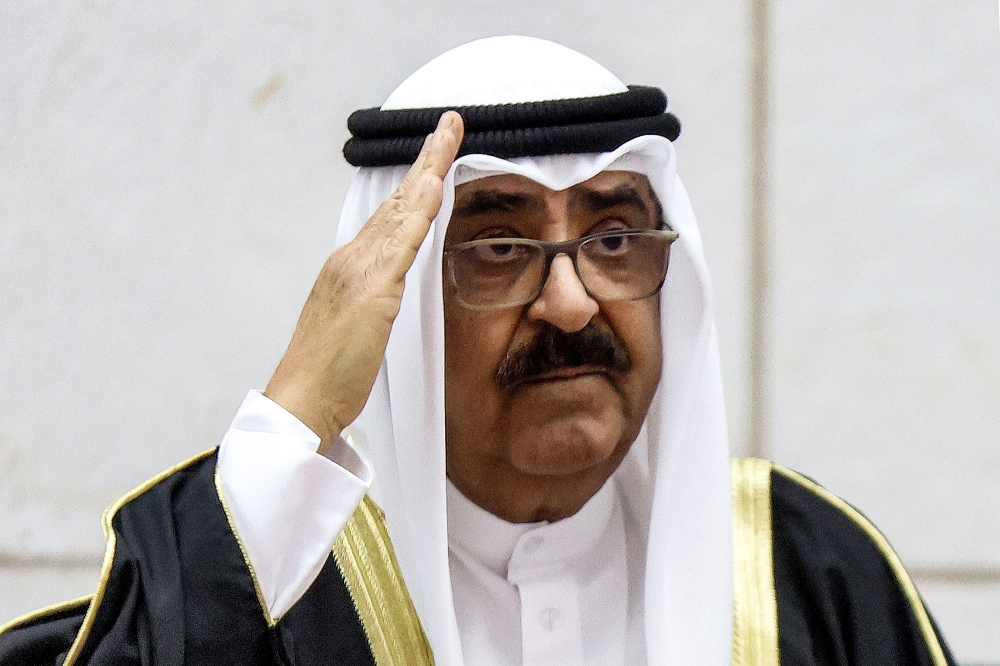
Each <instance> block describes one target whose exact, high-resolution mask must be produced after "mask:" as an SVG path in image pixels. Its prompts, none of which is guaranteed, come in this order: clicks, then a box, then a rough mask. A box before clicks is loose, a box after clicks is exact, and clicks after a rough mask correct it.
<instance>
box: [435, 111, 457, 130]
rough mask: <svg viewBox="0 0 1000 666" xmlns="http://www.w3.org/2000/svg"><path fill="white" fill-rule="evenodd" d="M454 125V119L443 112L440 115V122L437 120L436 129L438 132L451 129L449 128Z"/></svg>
mask: <svg viewBox="0 0 1000 666" xmlns="http://www.w3.org/2000/svg"><path fill="white" fill-rule="evenodd" d="M454 124H455V118H454V117H453V116H452V115H451V114H450V113H447V112H445V113H444V114H442V115H441V118H440V120H438V126H437V128H438V129H439V130H443V129H451V126H452V125H454Z"/></svg>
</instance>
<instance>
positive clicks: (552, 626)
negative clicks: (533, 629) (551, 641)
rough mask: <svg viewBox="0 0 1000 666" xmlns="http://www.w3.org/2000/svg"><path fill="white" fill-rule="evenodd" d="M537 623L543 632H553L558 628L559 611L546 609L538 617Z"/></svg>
mask: <svg viewBox="0 0 1000 666" xmlns="http://www.w3.org/2000/svg"><path fill="white" fill-rule="evenodd" d="M538 621H539V622H540V623H541V625H542V629H544V630H545V631H555V630H556V627H558V626H559V610H558V609H556V608H551V607H550V608H546V609H545V610H543V611H542V612H541V614H540V615H539V616H538Z"/></svg>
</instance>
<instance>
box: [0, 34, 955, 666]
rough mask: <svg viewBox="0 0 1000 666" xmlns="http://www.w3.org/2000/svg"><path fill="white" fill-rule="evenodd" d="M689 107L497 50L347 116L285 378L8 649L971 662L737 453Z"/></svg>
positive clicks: (472, 53) (159, 660)
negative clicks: (341, 176) (326, 252)
mask: <svg viewBox="0 0 1000 666" xmlns="http://www.w3.org/2000/svg"><path fill="white" fill-rule="evenodd" d="M665 106H666V100H665V98H664V97H663V95H662V93H660V92H659V91H658V90H656V89H651V88H642V87H627V86H625V85H624V84H623V83H622V82H621V81H620V80H618V79H617V78H616V77H615V76H613V75H612V74H611V73H610V72H608V71H607V70H606V69H604V68H603V67H601V66H600V65H598V64H597V63H595V62H593V61H592V60H590V59H588V58H586V57H584V56H582V55H580V54H578V53H575V52H573V51H570V50H568V49H565V48H563V47H560V46H558V45H555V44H552V43H550V42H545V41H542V40H536V39H530V38H523V37H505V38H492V39H487V40H480V41H478V42H473V43H471V44H467V45H465V46H462V47H459V48H457V49H454V50H452V51H450V52H448V53H446V54H444V55H442V56H440V57H439V58H437V59H435V60H433V61H432V62H430V63H429V64H428V65H426V66H425V67H423V68H421V69H420V70H418V71H417V72H416V73H414V74H413V75H412V76H411V77H410V78H408V79H407V80H406V81H405V82H404V83H403V84H401V85H400V87H399V88H397V89H396V91H395V92H393V93H392V95H390V97H389V99H388V100H386V102H385V104H383V105H382V107H381V108H380V109H371V110H367V111H362V112H359V113H357V114H355V115H354V116H352V118H351V120H350V121H349V127H350V128H351V130H352V132H353V134H354V138H353V139H352V140H351V141H350V142H348V145H347V146H346V147H345V155H346V156H347V158H348V159H349V160H350V161H351V162H352V163H353V164H356V165H358V166H361V167H362V169H361V170H360V171H359V173H358V176H357V178H356V180H355V182H354V184H353V185H352V187H351V190H350V192H349V194H348V197H347V202H346V204H345V206H344V211H343V214H342V216H341V220H340V226H339V229H338V235H339V237H338V245H339V249H338V250H337V251H336V252H334V254H333V255H332V256H331V257H330V259H329V260H328V261H327V263H326V265H325V266H324V267H323V270H322V271H321V273H320V275H319V278H318V279H317V281H316V285H315V287H314V288H313V291H312V293H311V294H310V296H309V299H308V301H307V302H306V305H305V307H304V308H303V311H302V315H301V317H300V319H299V323H298V326H297V328H296V331H295V334H294V335H293V337H292V340H291V343H290V344H289V347H288V350H287V352H286V353H285V355H284V357H283V358H282V360H281V363H280V364H279V366H278V368H277V370H276V371H275V373H274V376H273V377H272V379H271V381H270V382H269V383H268V386H267V388H266V390H265V391H264V393H263V394H260V393H256V392H251V393H250V395H248V397H247V399H246V400H245V401H244V403H243V405H242V406H241V408H240V411H239V413H238V414H237V416H236V418H235V419H234V421H233V425H232V427H231V428H230V430H229V432H228V433H227V434H226V436H225V438H224V440H223V442H222V445H221V446H220V447H219V449H218V450H217V451H216V450H211V451H207V452H205V453H203V454H201V455H200V456H196V457H195V458H193V459H192V460H189V461H187V462H185V463H182V464H181V465H179V466H178V467H176V468H174V469H171V470H168V471H167V472H165V473H164V474H162V475H160V476H158V477H157V478H155V479H152V480H151V481H149V482H147V483H146V484H144V485H143V486H141V487H140V488H137V489H136V490H135V491H133V492H132V493H130V494H129V495H127V496H126V497H124V498H122V499H121V500H119V502H117V503H116V504H115V505H114V506H112V508H111V509H110V510H109V512H108V514H107V516H106V519H105V528H106V531H107V534H108V552H107V557H106V560H105V566H104V569H103V572H102V577H101V581H100V583H99V586H98V590H97V592H96V594H95V595H94V596H93V597H87V598H84V599H80V600H76V601H73V602H68V603H67V604H61V605H59V606H56V607H52V608H49V609H43V610H42V611H39V612H37V613H35V614H32V615H29V616H26V617H25V618H21V619H19V620H16V621H15V622H14V623H11V624H9V625H7V626H6V627H5V628H4V629H3V632H2V635H0V663H2V664H15V663H39V664H50V663H51V664H56V663H65V664H80V665H82V664H120V663H136V664H138V663H143V664H181V663H188V664H235V663H240V664H244V663H253V664H303V665H304V664H321V663H322V664H330V663H336V664H373V663H374V664H378V665H380V666H381V665H385V664H430V663H437V664H440V665H448V666H451V665H460V664H466V665H468V666H476V665H480V664H483V665H485V664H498V665H505V664H524V665H525V666H533V665H539V664H592V665H597V664H643V663H646V664H651V665H654V664H655V665H664V666H666V665H671V666H674V665H677V666H680V665H685V666H686V665H694V664H699V665H705V664H709V665H718V666H722V665H724V664H730V663H733V664H754V665H758V664H759V665H777V664H779V663H780V664H786V665H787V664H796V665H797V664H803V665H806V664H809V665H812V664H816V665H819V664H843V665H847V664H857V665H871V666H875V665H878V666H885V665H886V664H899V665H902V664H921V665H927V666H931V665H933V666H942V665H944V664H947V663H950V657H949V656H948V655H947V651H946V648H945V647H944V644H943V641H941V640H940V638H939V637H938V635H937V632H936V630H935V629H934V627H933V624H932V622H931V620H930V617H929V615H928V614H927V612H926V610H925V609H924V607H923V605H922V603H921V601H920V599H919V596H918V595H917V593H916V590H915V589H914V587H913V584H912V582H911V581H910V580H909V578H908V577H907V575H906V573H905V571H904V570H903V569H902V566H901V565H900V564H899V561H898V558H896V556H895V555H894V554H893V553H892V551H891V549H890V548H889V546H888V544H887V543H886V542H885V539H884V538H883V537H882V536H881V535H880V534H878V532H877V531H876V530H875V529H874V528H873V527H872V526H871V525H870V524H869V523H868V522H867V521H866V520H865V519H864V518H863V517H862V516H861V515H860V514H859V513H858V512H857V511H855V510H854V509H852V508H851V507H849V506H848V505H846V504H844V503H843V502H841V501H840V500H838V499H837V498H835V497H833V496H832V495H830V494H829V493H827V492H826V491H824V490H823V489H822V488H820V487H819V486H816V485H815V484H814V483H812V482H811V481H809V480H807V479H805V478H803V477H801V476H799V475H796V474H795V473H794V472H791V471H789V470H783V469H780V468H773V467H772V466H771V465H770V464H769V463H765V462H763V461H734V462H733V463H730V462H729V460H728V453H727V452H728V442H727V436H726V429H725V414H724V410H723V400H722V387H721V379H720V372H719V362H718V352H717V343H716V335H715V327H714V321H713V318H712V313H711V297H710V289H709V282H708V274H707V269H706V266H705V260H704V256H703V252H702V249H701V240H700V237H699V233H698V229H697V225H696V223H695V219H694V215H693V212H692V210H691V207H690V204H689V202H688V199H687V196H686V194H685V192H684V188H683V186H682V185H681V183H680V181H679V180H678V178H677V176H676V170H675V159H674V152H673V147H672V145H671V141H672V140H673V139H675V138H676V136H677V134H678V132H679V124H678V123H677V121H676V119H675V118H674V117H673V116H672V115H671V114H669V113H666V112H665ZM449 109H455V110H457V111H458V112H457V113H456V112H455V111H449ZM432 130H433V131H432ZM428 132H431V133H430V134H428ZM668 266H669V271H668ZM404 287H405V288H404Z"/></svg>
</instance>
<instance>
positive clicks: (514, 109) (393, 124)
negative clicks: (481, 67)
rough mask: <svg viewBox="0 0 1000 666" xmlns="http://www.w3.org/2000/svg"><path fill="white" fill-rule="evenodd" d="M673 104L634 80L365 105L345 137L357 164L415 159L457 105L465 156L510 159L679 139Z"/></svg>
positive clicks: (350, 122)
mask: <svg viewBox="0 0 1000 666" xmlns="http://www.w3.org/2000/svg"><path fill="white" fill-rule="evenodd" d="M666 109H667V97H666V95H664V94H663V91H662V90H660V89H659V88H652V87H649V86H629V88H628V91H627V92H623V93H615V94H613V95H602V96H599V97H580V98H576V99H561V100H551V101H546V102H526V103H523V104H492V105H489V106H463V107H457V108H450V109H449V108H448V107H444V108H434V109H400V110H390V111H382V110H381V109H379V108H373V109H362V110H360V111H355V112H354V113H352V114H351V116H350V118H348V119H347V128H348V129H349V130H350V131H351V134H352V135H353V136H352V137H351V139H349V140H348V141H347V143H346V144H344V157H345V158H347V161H348V162H350V163H351V164H353V165H354V166H366V167H374V166H392V165H397V164H411V163H412V162H413V161H414V160H416V159H417V155H418V154H419V153H420V148H421V146H423V143H424V138H425V137H426V136H427V135H428V134H430V133H431V132H433V131H434V128H435V127H436V126H437V122H438V119H439V118H440V117H441V116H442V114H444V112H445V111H448V110H454V111H458V112H459V113H460V114H461V116H462V119H463V120H464V121H465V139H464V140H463V141H462V147H461V148H460V149H459V155H468V154H471V153H480V154H486V155H494V156H496V157H502V158H510V157H525V156H528V155H556V154H560V153H599V152H608V151H611V150H614V149H616V148H618V147H619V146H620V145H622V144H623V143H625V142H626V141H629V140H630V139H634V138H636V137H638V136H643V135H646V134H655V135H659V136H664V137H666V138H667V139H669V140H670V141H673V140H674V139H676V138H677V137H678V136H679V135H680V132H681V124H680V121H679V120H677V117H676V116H674V115H673V114H672V113H666Z"/></svg>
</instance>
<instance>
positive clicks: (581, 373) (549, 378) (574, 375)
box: [522, 370, 605, 385]
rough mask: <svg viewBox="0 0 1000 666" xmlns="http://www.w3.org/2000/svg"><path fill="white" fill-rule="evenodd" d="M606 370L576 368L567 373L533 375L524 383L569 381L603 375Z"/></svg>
mask: <svg viewBox="0 0 1000 666" xmlns="http://www.w3.org/2000/svg"><path fill="white" fill-rule="evenodd" d="M604 375H605V373H604V372H602V371H599V370H575V371H572V372H567V373H565V374H563V373H560V372H555V373H552V374H548V375H542V376H540V377H531V378H530V379H525V380H524V381H523V382H522V384H524V385H530V384H548V383H551V382H562V381H569V380H571V379H581V378H583V377H603V376H604Z"/></svg>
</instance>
